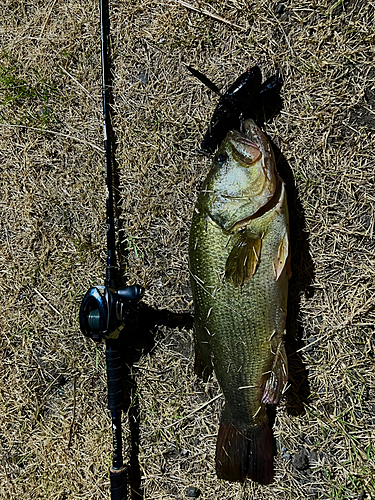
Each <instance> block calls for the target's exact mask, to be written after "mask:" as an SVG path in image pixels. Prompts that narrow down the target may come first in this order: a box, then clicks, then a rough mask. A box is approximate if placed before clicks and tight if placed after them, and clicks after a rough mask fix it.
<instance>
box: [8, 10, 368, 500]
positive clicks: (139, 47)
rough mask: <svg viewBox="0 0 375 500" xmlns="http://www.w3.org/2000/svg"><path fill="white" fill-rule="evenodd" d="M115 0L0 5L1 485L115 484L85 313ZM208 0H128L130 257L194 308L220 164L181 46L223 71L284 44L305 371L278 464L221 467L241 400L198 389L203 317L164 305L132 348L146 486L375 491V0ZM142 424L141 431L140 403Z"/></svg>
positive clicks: (295, 318)
mask: <svg viewBox="0 0 375 500" xmlns="http://www.w3.org/2000/svg"><path fill="white" fill-rule="evenodd" d="M97 3H98V2H96V1H93V0H85V1H83V0H74V1H73V0H64V1H56V0H50V1H48V2H42V1H40V0H34V1H33V2H31V1H29V2H28V1H26V0H4V2H3V7H2V9H1V13H0V36H1V47H0V50H1V54H0V56H1V58H0V131H1V136H0V140H1V148H0V158H1V159H0V165H1V178H0V186H1V188H0V189H1V191H0V192H1V198H0V200H1V201H0V204H1V214H2V216H1V220H0V241H1V252H0V261H1V277H0V292H1V302H2V314H1V318H0V322H1V338H0V349H1V350H0V353H1V384H0V401H1V406H0V436H1V461H2V467H1V469H0V497H1V498H4V499H9V498H11V499H20V498H22V499H23V500H27V499H31V498H32V499H33V500H35V499H48V500H52V499H56V500H57V499H59V500H70V499H100V498H108V484H109V480H108V477H107V468H108V466H109V463H110V460H111V456H110V452H111V442H110V440H111V436H110V422H109V416H108V414H107V411H106V385H105V366H104V355H103V346H99V347H96V346H95V345H94V344H93V343H92V342H91V341H88V340H85V339H84V338H83V337H82V335H81V333H80V331H79V327H78V322H77V312H78V309H79V304H80V300H81V298H82V296H83V294H84V292H85V291H86V289H87V288H88V287H89V286H91V285H92V284H101V283H102V282H103V281H104V257H105V249H104V242H105V239H104V236H105V230H104V215H105V205H104V194H105V191H104V173H103V156H102V154H101V153H100V149H101V147H102V131H101V100H100V92H101V90H100V82H101V80H100V40H99V15H98V5H97ZM190 3H191V5H193V6H194V7H195V8H196V9H198V12H197V11H196V10H192V9H191V8H189V7H188V6H186V5H184V4H183V2H178V1H173V0H165V1H163V2H160V1H157V2H156V1H149V2H141V1H140V0H139V1H138V0H134V1H132V2H130V1H129V0H128V1H121V2H120V1H118V0H116V1H111V4H110V9H111V20H112V31H111V35H112V40H113V55H114V66H113V68H114V69H113V71H114V100H115V104H114V112H115V119H114V121H115V131H116V139H117V150H116V155H117V159H118V162H119V169H120V171H119V177H120V183H119V187H118V195H119V197H120V205H121V215H120V226H121V228H122V233H121V239H122V240H124V246H125V247H129V251H128V255H127V257H126V259H125V257H124V258H123V261H122V264H123V267H124V269H125V270H126V279H127V281H128V282H129V283H133V282H137V283H139V284H142V285H144V286H145V287H146V289H147V292H146V295H145V298H144V303H145V304H148V305H149V306H150V307H152V308H154V309H158V310H160V309H165V308H167V309H169V310H171V311H173V312H175V313H182V312H189V311H190V312H191V295H190V288H189V279H188V278H189V276H188V267H187V237H188V232H189V222H190V218H191V213H192V209H193V205H194V201H195V199H196V197H197V193H198V190H199V186H200V183H201V181H202V179H203V178H204V176H205V175H206V173H207V170H208V168H209V161H208V160H206V159H203V158H202V157H200V156H199V155H198V154H197V153H196V148H197V146H198V144H199V140H200V138H201V137H202V133H203V132H204V131H205V128H206V127H207V124H208V120H209V117H210V115H211V113H212V111H213V108H214V106H215V104H216V98H215V97H214V96H212V95H211V93H210V92H209V91H207V90H206V89H204V88H202V86H201V85H200V84H199V82H197V81H194V79H193V78H192V77H191V76H190V75H188V74H187V72H186V70H185V69H184V66H183V64H182V63H183V62H186V63H189V64H191V65H193V66H195V67H196V68H199V70H200V71H202V72H204V73H205V74H207V75H208V76H209V77H210V78H211V79H213V80H214V81H215V82H216V83H217V84H218V85H219V86H223V87H224V88H225V87H226V86H228V85H229V83H231V82H232V81H233V80H234V78H235V77H236V76H237V75H239V74H240V72H242V71H244V69H245V68H247V67H248V66H251V65H254V64H258V65H260V67H261V69H262V72H263V74H264V75H270V74H272V73H273V71H274V68H275V66H276V65H277V66H278V67H279V68H280V69H281V71H282V73H283V75H284V78H285V84H284V87H283V91H282V95H283V100H284V109H283V111H282V112H281V113H280V115H279V116H278V117H277V118H276V119H275V120H274V121H273V122H272V123H271V124H269V125H268V128H267V132H268V134H269V136H270V137H271V138H272V139H273V141H274V143H275V145H276V146H277V147H278V149H279V150H280V152H281V153H282V155H283V156H282V158H281V160H282V162H281V163H282V164H281V167H280V170H281V173H282V175H283V177H284V178H285V180H286V181H287V184H288V195H289V200H290V212H291V224H292V238H293V245H294V255H293V273H294V276H293V279H292V281H291V285H290V290H291V293H290V301H289V302H290V303H289V311H290V313H289V327H288V329H289V336H288V341H289V342H288V343H289V357H290V361H291V388H290V390H289V394H288V396H287V397H286V398H285V400H284V402H283V403H282V404H281V405H280V406H279V407H278V409H277V412H276V416H275V424H274V432H275V436H276V440H277V444H278V450H279V451H278V454H277V457H276V461H275V471H276V474H275V480H274V482H273V484H271V485H270V486H267V487H260V486H258V485H255V484H252V483H250V482H247V483H245V485H243V486H242V485H239V484H228V483H226V482H224V481H218V480H217V479H216V476H215V471H214V449H215V442H216V433H217V428H218V415H219V409H220V406H221V404H222V401H221V399H220V398H218V399H215V400H214V401H213V402H212V403H210V404H209V405H207V406H205V407H204V408H202V409H201V410H198V411H195V410H197V409H198V408H199V407H200V406H202V405H204V404H205V403H206V402H208V401H210V400H211V399H213V398H215V396H217V395H218V394H219V392H220V390H219V387H218V385H217V383H216V381H215V379H213V380H211V381H210V382H209V383H208V384H203V383H202V382H200V381H199V380H197V379H196V377H195V376H194V375H193V369H192V359H193V353H192V346H191V331H190V330H189V329H188V328H182V329H181V328H180V329H173V328H169V327H166V326H160V327H159V328H158V329H156V333H155V335H156V337H155V346H154V348H153V349H152V351H151V353H149V354H147V355H144V356H143V357H142V358H141V359H140V360H139V362H138V363H137V368H135V373H136V381H137V387H138V389H137V396H136V399H137V401H138V403H139V409H140V437H141V439H140V452H139V464H140V468H141V475H142V486H143V488H144V498H145V499H182V498H185V493H184V492H185V488H186V487H188V486H196V487H198V488H199V489H200V490H201V497H200V498H205V499H215V498H220V499H221V500H226V499H228V500H229V499H244V500H245V499H250V498H256V499H257V500H260V499H267V500H275V499H276V498H277V499H304V498H308V499H310V498H311V499H313V498H334V499H359V498H375V431H374V429H375V419H374V414H375V375H374V357H375V350H374V349H375V339H374V323H375V312H374V306H375V299H374V297H375V271H374V269H375V235H374V207H375V194H374V193H375V191H374V180H375V173H374V172H375V161H374V147H375V140H374V130H375V63H374V60H375V59H374V56H375V54H374V42H375V40H374V33H375V30H374V2H373V1H372V0H368V1H365V0H357V1H355V0H348V1H347V0H344V1H339V2H335V1H333V2H329V1H326V0H317V1H314V2H311V1H309V2H308V1H301V2H295V1H294V0H287V1H286V2H285V3H284V9H282V8H280V4H278V3H277V2H271V3H270V2H265V1H264V0H260V1H259V2H256V3H255V2H254V3H252V2H247V1H245V0H235V1H231V2H224V1H222V0H217V1H214V2H209V3H202V2H197V1H195V0H194V2H193V1H192V2H190ZM204 11H206V12H204ZM207 11H208V12H207ZM280 11H281V12H280ZM209 13H212V14H215V15H217V16H219V17H222V18H225V19H226V20H228V21H229V22H230V23H232V24H233V25H238V26H240V27H241V29H238V28H235V27H234V26H231V25H230V24H228V23H224V22H221V21H220V20H218V19H215V18H213V17H212V16H211V15H209ZM41 129H44V130H49V131H52V132H54V133H50V132H43V131H41ZM297 350H299V353H297V354H295V351H297ZM184 417H185V418H184ZM182 418H184V419H182ZM180 419H181V422H178V423H175V422H176V421H178V420H180ZM171 424H174V425H171ZM124 433H125V441H127V444H126V450H127V452H129V451H130V450H129V447H130V441H129V428H128V425H127V420H126V419H125V422H124ZM301 448H304V449H305V450H306V454H307V456H308V459H309V461H310V462H309V464H307V465H306V467H305V468H304V469H303V470H298V468H296V467H295V466H296V465H297V467H298V458H300V457H301V456H302V455H301Z"/></svg>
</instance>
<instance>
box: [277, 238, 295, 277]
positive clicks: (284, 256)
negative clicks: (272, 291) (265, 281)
mask: <svg viewBox="0 0 375 500" xmlns="http://www.w3.org/2000/svg"><path fill="white" fill-rule="evenodd" d="M288 255H289V236H288V232H287V231H285V233H284V236H283V237H282V238H281V240H280V243H279V246H278V248H277V254H276V256H275V258H274V260H273V270H274V272H275V277H276V281H277V280H278V279H279V278H280V275H281V273H282V272H283V269H284V267H285V264H287V260H288ZM288 263H289V261H288ZM287 272H288V278H289V277H290V276H289V275H290V274H291V272H290V264H289V265H288V266H287Z"/></svg>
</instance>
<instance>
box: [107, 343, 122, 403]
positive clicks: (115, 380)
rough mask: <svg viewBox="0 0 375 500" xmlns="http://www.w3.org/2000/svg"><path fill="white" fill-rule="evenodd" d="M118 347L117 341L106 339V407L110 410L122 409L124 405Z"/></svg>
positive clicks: (120, 360)
mask: <svg viewBox="0 0 375 500" xmlns="http://www.w3.org/2000/svg"><path fill="white" fill-rule="evenodd" d="M118 347H119V345H118V341H116V340H115V341H113V340H107V348H106V360H107V385H108V409H109V410H110V411H111V412H113V411H119V410H122V409H123V406H124V380H123V369H122V359H121V353H120V351H119V349H118Z"/></svg>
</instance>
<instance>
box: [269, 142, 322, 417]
mask: <svg viewBox="0 0 375 500" xmlns="http://www.w3.org/2000/svg"><path fill="white" fill-rule="evenodd" d="M272 146H273V149H274V153H275V157H276V163H277V170H278V172H279V174H280V176H281V178H282V179H283V180H284V182H285V184H286V191H287V199H288V209H289V226H290V241H291V250H292V260H291V264H292V277H291V279H290V280H289V293H288V314H287V324H286V338H285V344H286V352H287V355H288V362H289V384H290V387H289V390H288V391H287V393H286V401H287V409H288V412H289V413H290V414H291V415H302V414H303V413H304V412H305V409H304V405H305V404H306V403H307V401H308V397H309V394H310V388H309V382H308V372H307V370H306V367H305V365H304V363H303V358H302V355H301V353H300V352H298V351H299V349H301V348H302V347H303V346H304V343H303V341H302V336H303V329H302V325H301V321H300V307H301V297H302V295H303V294H305V295H306V296H307V297H312V296H313V293H314V290H313V288H312V287H311V283H312V281H313V277H314V264H313V261H312V259H311V255H310V252H309V242H308V234H307V232H306V221H305V216H304V210H303V207H302V203H301V201H300V199H299V196H298V191H297V188H296V185H295V180H294V177H293V172H292V169H291V168H290V166H289V164H288V162H287V161H286V159H285V157H284V155H283V154H282V153H281V151H280V150H279V149H278V148H277V147H276V146H275V145H274V144H272Z"/></svg>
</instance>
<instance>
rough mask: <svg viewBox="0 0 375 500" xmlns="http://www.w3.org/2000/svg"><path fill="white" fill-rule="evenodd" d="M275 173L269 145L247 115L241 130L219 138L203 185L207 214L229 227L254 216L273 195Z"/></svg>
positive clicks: (223, 225)
mask: <svg viewBox="0 0 375 500" xmlns="http://www.w3.org/2000/svg"><path fill="white" fill-rule="evenodd" d="M276 187H277V173H276V168H275V159H274V155H273V151H272V148H271V146H270V144H269V142H268V140H267V138H266V137H265V135H264V134H263V132H262V131H261V130H260V128H259V127H258V126H257V125H256V124H255V122H254V121H253V120H251V119H249V120H246V121H245V123H244V125H243V132H242V133H241V132H238V131H236V130H232V131H230V132H228V134H227V136H226V138H225V139H224V141H223V142H222V144H221V146H220V148H219V150H218V152H217V154H216V156H215V159H214V162H213V165H212V168H211V171H210V173H209V175H208V176H207V179H206V182H205V184H204V186H203V189H202V193H203V195H204V199H203V200H202V201H203V203H204V205H205V208H206V210H208V214H209V215H210V217H211V218H212V219H213V220H214V221H215V222H216V223H217V224H219V225H220V226H221V227H222V228H223V229H224V230H226V231H231V230H232V229H233V228H234V227H237V226H238V225H241V224H245V223H246V221H247V220H249V219H250V218H252V217H254V216H256V213H257V212H258V211H259V210H261V209H262V207H264V206H265V205H266V204H267V203H268V202H269V201H270V200H271V199H272V197H273V196H274V194H275V191H276Z"/></svg>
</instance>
